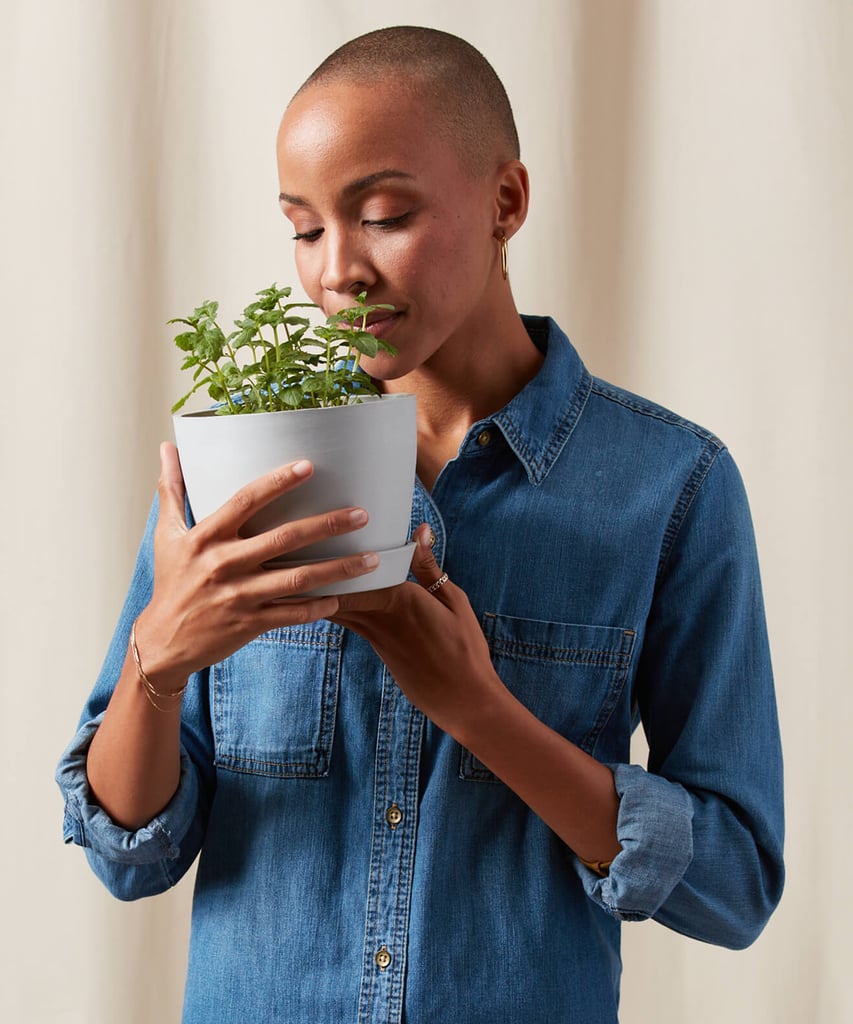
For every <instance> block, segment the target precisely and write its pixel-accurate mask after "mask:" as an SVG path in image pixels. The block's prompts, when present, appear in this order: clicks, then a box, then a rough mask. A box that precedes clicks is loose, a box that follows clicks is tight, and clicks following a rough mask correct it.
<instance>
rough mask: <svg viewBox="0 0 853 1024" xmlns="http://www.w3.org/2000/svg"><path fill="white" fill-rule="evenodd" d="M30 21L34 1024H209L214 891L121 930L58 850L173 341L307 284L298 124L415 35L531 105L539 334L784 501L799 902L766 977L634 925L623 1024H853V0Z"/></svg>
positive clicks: (300, 7) (263, 11) (14, 689)
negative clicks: (191, 923)
mask: <svg viewBox="0 0 853 1024" xmlns="http://www.w3.org/2000/svg"><path fill="white" fill-rule="evenodd" d="M0 17H2V21H0V84H2V89H0V105H2V139H3V150H2V161H0V217H2V221H0V239H2V259H3V263H2V277H1V280H2V300H3V301H2V318H3V321H4V322H5V333H4V339H3V342H2V352H3V360H2V364H0V365H5V366H6V367H7V369H10V370H11V371H12V373H11V374H8V373H6V374H4V376H5V378H6V384H5V386H4V388H3V399H2V410H3V411H2V423H3V426H2V429H0V444H2V471H3V485H4V492H5V498H4V501H3V505H2V508H3V511H2V515H3V520H2V530H0V544H2V562H1V563H0V573H2V586H0V601H2V615H0V628H2V640H1V641H0V659H2V662H0V664H2V674H1V675H0V685H2V690H1V691H0V699H1V700H2V705H0V712H1V713H0V730H2V733H1V734H0V751H2V759H3V761H2V767H3V790H4V814H3V818H4V838H3V842H2V847H1V848H0V849H1V850H2V852H1V853H0V856H2V862H0V878H2V880H3V881H2V884H3V901H2V905H3V920H4V924H5V927H4V928H3V930H2V931H3V937H2V943H3V947H4V948H3V949H2V951H0V952H2V955H0V972H2V974H3V980H2V984H0V1016H2V1019H4V1020H7V1021H21V1022H28V1024H78V1022H79V1024H116V1022H118V1021H121V1022H123V1024H149V1022H152V1021H157V1022H160V1021H162V1022H168V1021H177V1020H178V1019H179V1012H180V1010H179V1007H180V1000H181V990H182V984H183V973H184V967H185V958H186V942H187V934H188V911H189V906H190V898H191V882H190V881H189V880H187V881H185V882H184V883H183V884H182V885H181V886H179V887H178V889H177V890H176V891H175V892H173V893H170V894H168V895H166V896H164V897H161V898H159V899H157V900H153V901H148V902H145V903H142V904H134V905H121V904H118V903H116V902H114V901H113V900H112V899H111V898H110V897H109V896H107V895H106V893H105V892H103V891H102V890H101V889H100V887H99V885H98V883H97V882H96V881H95V880H94V879H93V877H91V876H90V874H89V872H88V869H87V867H86V865H85V861H84V858H83V856H82V854H81V853H80V852H79V851H76V850H75V851H71V850H65V849H64V848H63V847H62V844H61V841H60V812H61V807H60V801H59V797H58V793H57V791H56V789H55V787H54V784H53V781H52V773H53V767H54V764H55V761H56V759H57V757H58V755H59V753H60V751H61V750H62V748H63V746H64V745H65V743H66V741H67V740H68V738H69V736H70V734H71V732H72V729H73V727H74V722H75V721H76V716H77V714H78V712H79V708H80V706H81V703H82V701H83V699H84V696H85V694H86V692H87V690H88V688H89V686H90V684H91V682H92V680H93V678H94V676H95V674H96V672H97V670H98V667H99V663H100V659H101V657H102V654H103V651H104V649H105V646H106V643H107V639H108V636H109V634H110V632H111V630H112V627H113V623H114V620H115V617H116V615H117V612H118V608H119V603H120V601H121V600H122V597H123V594H124V590H125V586H126V582H127V579H128V574H129V571H130V567H131V564H132V559H133V557H134V553H135V548H136V545H137V542H138V539H139V535H140V531H141V527H142V523H143V519H144V516H145V512H146V508H147V505H148V501H149V498H150V495H151V493H152V490H153V487H154V484H155V480H156V465H157V459H156V452H157V442H158V440H159V439H160V438H162V437H167V436H169V433H170V424H169V417H168V409H169V406H170V404H171V401H172V400H173V398H174V396H175V395H176V394H177V393H178V386H179V385H178V373H177V369H176V366H177V363H176V359H175V356H174V354H173V351H172V350H171V347H170V341H169V338H170V335H169V331H168V329H167V328H166V327H165V325H164V323H165V321H166V320H167V318H168V317H169V316H172V315H175V314H176V313H180V312H183V311H184V310H185V309H187V308H188V307H189V306H191V305H192V304H194V303H196V302H197V301H199V300H201V299H202V298H205V297H208V296H215V297H218V298H220V299H221V300H222V302H223V304H224V305H225V307H226V309H232V310H234V312H235V313H236V311H237V309H238V304H242V300H243V299H244V297H245V296H246V295H248V294H250V293H251V292H252V291H253V290H254V289H255V288H257V287H261V286H262V285H264V284H266V283H269V282H271V281H272V280H274V279H277V280H279V281H287V280H295V275H294V273H293V270H292V262H291V255H290V249H291V246H290V243H289V234H288V230H287V227H286V225H285V223H284V222H283V220H282V219H281V218H280V215H279V213H278V211H277V207H276V191H277V190H276V178H275V168H274V161H273V140H274V133H275V129H276V125H277V121H278V118H279V115H280V112H281V110H282V108H283V105H284V103H285V102H286V100H287V99H288V97H289V95H290V94H291V92H292V91H293V90H294V88H295V87H296V86H297V85H298V84H299V82H300V81H301V80H302V78H303V77H304V76H305V75H306V74H307V73H308V72H309V71H310V70H311V69H312V68H313V66H314V65H315V64H316V63H317V62H318V61H319V60H320V59H321V58H322V57H323V56H324V55H325V54H326V53H327V52H328V51H329V50H331V49H332V48H333V46H335V45H337V44H338V43H339V42H341V41H343V40H344V39H346V38H348V37H350V36H352V35H356V34H358V33H359V32H360V31H363V30H367V29H369V28H374V27H378V26H380V25H387V24H394V23H401V22H414V23H417V24H430V25H433V26H435V27H439V28H445V29H448V30H450V31H454V32H457V33H458V34H460V35H463V36H465V37H467V38H468V39H470V40H471V41H472V42H473V43H474V44H475V45H478V46H479V47H480V48H481V49H482V50H483V51H484V52H485V54H486V55H487V56H488V57H489V58H490V59H491V60H492V62H493V63H494V65H495V67H496V68H497V70H498V73H499V74H500V75H501V76H502V77H503V79H504V81H505V83H506V85H507V88H508V91H509V93H510V96H511V97H512V99H513V102H514V106H515V109H516V114H517V117H518V121H519V126H520V131H521V136H522V145H523V149H524V154H523V155H524V157H525V159H526V160H527V162H528V165H529V167H530V170H531V175H532V180H533V210H532V214H531V217H530V220H529V222H528V225H527V226H526V228H525V229H524V231H523V232H522V234H521V235H520V236H518V238H517V239H514V240H513V243H512V246H511V248H510V261H511V274H512V280H513V284H514V287H515V291H516V295H517V298H518V302H519V306H520V308H521V309H523V310H525V311H529V312H548V313H551V314H553V315H554V316H556V317H557V318H558V320H559V321H560V322H561V324H562V325H563V326H564V327H565V328H566V329H567V330H568V332H569V333H570V335H571V336H572V337H573V339H574V340H575V342H576V344H577V345H578V347H579V348H580V349H581V352H582V354H583V355H584V356H585V358H586V360H587V362H588V363H589V365H590V366H591V367H592V369H593V370H594V371H595V372H597V373H599V374H600V375H602V376H605V377H608V378H610V379H612V380H614V381H615V382H617V383H619V384H621V385H624V386H626V387H629V388H631V389H633V390H635V391H639V392H641V393H643V394H646V395H647V396H649V397H651V398H653V399H655V400H657V401H659V402H661V403H663V404H665V405H669V406H671V407H674V408H676V409H677V410H678V411H679V412H681V413H683V414H684V415H686V416H688V417H690V418H692V419H695V420H698V421H700V422H702V423H704V424H705V425H707V426H710V427H712V428H713V429H714V430H715V431H716V432H717V433H719V434H720V435H721V436H722V437H723V438H724V439H725V440H726V441H727V442H728V444H729V445H730V447H731V449H732V451H733V452H734V454H735V457H736V459H737V461H738V462H739V464H740V466H741V469H742V472H743V475H744V477H745V479H746V482H747V487H748V490H749V493H750V496H751V500H752V506H753V513H754V518H755V525H756V531H757V536H758V543H759V548H760V551H761V555H762V558H763V568H764V581H765V589H766V599H767V609H768V616H769V622H770V629H771V636H772V641H773V648H774V655H775V662H776V670H777V680H778V691H779V701H780V711H781V718H782V726H783V730H784V742H785V749H786V759H787V793H788V815H789V842H788V865H789V883H788V887H787V891H786V894H785V897H784V900H783V903H782V906H781V908H780V910H779V911H778V913H777V915H776V916H775V917H774V918H773V920H772V921H771V923H770V925H769V926H768V928H767V930H766V931H765V933H764V934H763V935H762V936H761V938H760V939H759V940H758V942H757V943H756V944H755V945H754V946H753V947H752V948H751V949H750V950H748V951H746V952H743V953H729V952H725V951H721V950H717V949H713V948H709V947H705V946H702V945H699V944H697V943H692V942H689V941H688V940H686V939H682V938H680V937H678V936H675V935H672V934H669V933H667V932H666V931H665V930H664V929H662V928H660V927H658V926H656V925H654V924H643V925H637V926H629V927H626V928H625V931H624V953H625V980H624V986H623V1019H624V1020H625V1021H626V1022H633V1024H643V1022H652V1021H654V1022H656V1024H675V1022H678V1024H683V1022H685V1021H690V1022H691V1024H701V1022H709V1024H710V1022H718V1021H728V1022H732V1024H736V1022H742V1024H747V1022H748V1024H770V1022H773V1024H780V1022H785V1024H787V1022H791V1024H793V1022H809V1024H814V1022H819V1024H830V1022H832V1024H836V1022H839V1024H840V1022H842V1021H849V1020H851V1019H853V995H851V992H850V984H849V973H850V971H849V962H850V956H851V942H850V939H849V925H848V917H849V912H850V909H851V884H850V880H849V879H850V874H851V872H850V870H849V867H848V866H847V859H848V857H847V855H848V852H849V850H850V847H851V826H850V820H851V811H850V795H849V789H850V785H849V784H850V776H851V769H850V758H849V750H850V741H849V733H850V719H851V714H850V712H851V686H850V682H851V679H850V668H849V662H850V659H849V656H848V653H847V648H848V645H847V637H846V633H847V630H848V629H849V628H850V627H849V625H848V624H847V623H846V619H845V618H844V617H843V615H842V612H843V608H844V606H845V604H846V601H847V597H846V594H847V593H848V587H849V585H848V580H849V579H850V578H851V576H853V566H851V557H850V539H849V538H850V506H851V501H850V499H851V486H850V468H851V467H850V436H851V412H850V399H849V382H850V380H851V376H853V374H851V370H853V366H851V340H852V339H851V333H852V332H851V324H853V281H851V269H852V268H853V241H851V240H853V205H851V181H853V133H851V127H853V126H851V112H853V71H851V68H853V3H850V2H849V0H750V2H744V0H716V2H714V3H711V2H710V0H708V2H700V0H644V2H641V0H634V2H632V0H621V2H619V0H528V2H527V3H525V4H518V3H515V2H510V0H474V2H470V3H467V4H460V3H446V2H444V0H419V2H417V3H416V2H413V0H394V2H393V3H392V2H390V0H374V2H373V3H371V4H369V5H365V4H363V3H355V2H345V0H338V2H334V0H311V2H310V3H309V2H296V0H294V2H283V0H207V2H205V0H147V2H146V3H138V2H137V3H134V2H130V0H127V2H124V0H40V2H39V3H31V2H29V0H3V3H2V14H0ZM637 756H638V757H641V756H642V752H641V751H639V750H638V752H637ZM737 868H738V866H737V864H736V863H733V864H732V870H733V871H737ZM531 956H535V951H531ZM449 1019H451V1018H450V1016H449V1017H448V1020H449ZM531 1024H533V1022H531Z"/></svg>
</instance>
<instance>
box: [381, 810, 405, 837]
mask: <svg viewBox="0 0 853 1024" xmlns="http://www.w3.org/2000/svg"><path fill="white" fill-rule="evenodd" d="M385 820H386V821H387V822H388V824H389V825H390V826H391V831H392V832H393V831H394V829H395V828H396V827H397V826H398V825H399V824H400V822H401V821H402V820H403V812H402V811H401V810H400V808H399V806H398V805H397V804H391V806H390V807H389V808H388V810H387V811H386V812H385Z"/></svg>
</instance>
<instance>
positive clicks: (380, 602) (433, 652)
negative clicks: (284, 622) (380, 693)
mask: <svg viewBox="0 0 853 1024" xmlns="http://www.w3.org/2000/svg"><path fill="white" fill-rule="evenodd" d="M429 532H430V531H429V527H428V526H425V525H424V526H421V527H420V528H419V529H418V530H417V532H416V533H415V540H416V541H417V548H416V549H415V555H414V558H413V560H412V572H413V574H414V576H415V577H416V579H417V580H418V582H417V583H403V584H401V585H400V586H396V587H389V588H387V589H385V590H374V591H368V592H367V593H363V594H347V595H343V596H341V597H339V598H338V602H339V605H338V611H337V612H336V613H335V615H333V616H332V621H334V622H337V623H339V624H340V625H342V626H345V627H346V628H348V629H351V630H353V631H354V632H356V633H360V634H361V635H362V636H363V637H364V638H365V639H366V640H367V641H368V642H369V643H370V645H371V646H372V647H373V649H374V650H375V651H376V653H377V654H378V655H379V657H380V658H381V659H382V661H383V662H384V663H385V665H386V666H387V667H388V670H389V671H390V673H391V675H392V676H393V677H394V680H395V681H396V683H397V685H398V686H399V687H400V689H401V690H402V691H403V692H404V693H405V694H406V696H407V697H408V698H409V700H410V701H411V702H412V704H414V705H415V706H416V707H418V708H420V710H421V711H423V712H424V714H425V715H426V716H427V717H428V718H429V719H430V720H431V721H433V722H434V723H435V724H436V725H438V726H439V727H440V728H441V729H443V730H444V731H445V732H447V733H449V734H450V735H451V736H454V737H455V738H456V739H459V740H461V741H462V742H464V737H465V735H466V734H467V733H468V730H469V726H470V725H472V724H474V723H475V721H476V717H477V713H478V710H482V708H483V702H484V701H488V700H489V697H490V695H494V694H496V693H498V692H500V691H503V690H504V689H505V688H504V684H503V683H502V682H501V680H500V679H499V678H498V676H497V674H496V673H495V671H494V668H493V667H492V662H491V658H490V656H489V649H488V645H487V644H486V639H485V637H484V636H483V631H482V630H481V628H480V624H479V622H478V621H477V617H476V615H475V614H474V611H473V609H472V608H471V604H470V602H469V601H468V598H467V596H466V595H465V592H464V591H463V590H461V589H460V588H459V587H457V586H456V585H455V584H454V583H453V581H452V580H449V579H447V578H446V576H444V574H443V573H442V571H441V569H440V568H439V566H438V564H437V562H436V560H435V556H434V555H433V552H432V549H431V548H430V545H429ZM429 587H432V588H433V589H432V591H430V590H429V589H428V588H429ZM475 728H476V726H475Z"/></svg>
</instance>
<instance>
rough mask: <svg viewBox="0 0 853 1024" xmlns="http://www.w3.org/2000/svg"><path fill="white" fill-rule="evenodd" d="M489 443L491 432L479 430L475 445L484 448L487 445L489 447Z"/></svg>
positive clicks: (490, 441)
mask: <svg viewBox="0 0 853 1024" xmlns="http://www.w3.org/2000/svg"><path fill="white" fill-rule="evenodd" d="M491 443H492V432H491V430H481V431H480V433H479V434H477V444H478V445H479V446H480V447H481V448H485V447H486V446H487V445H489V444H491Z"/></svg>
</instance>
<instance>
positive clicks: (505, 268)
mask: <svg viewBox="0 0 853 1024" xmlns="http://www.w3.org/2000/svg"><path fill="white" fill-rule="evenodd" d="M508 248H509V242H508V241H507V237H506V235H501V273H502V274H503V279H504V281H506V280H508V279H509V260H508V258H507V249H508Z"/></svg>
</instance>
